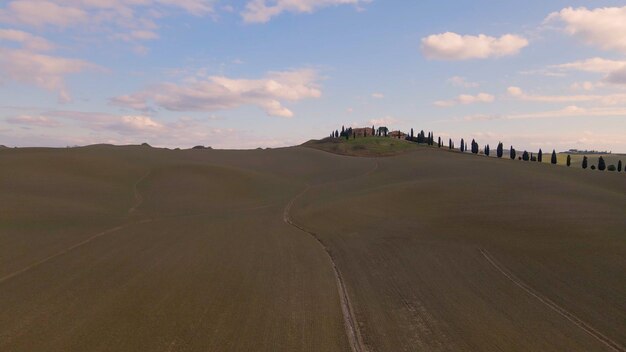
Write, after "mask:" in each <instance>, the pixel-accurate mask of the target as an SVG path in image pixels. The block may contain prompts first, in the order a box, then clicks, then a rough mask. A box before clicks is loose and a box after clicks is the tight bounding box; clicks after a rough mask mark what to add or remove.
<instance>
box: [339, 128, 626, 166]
mask: <svg viewBox="0 0 626 352" xmlns="http://www.w3.org/2000/svg"><path fill="white" fill-rule="evenodd" d="M388 132H389V129H388V128H387V127H379V128H378V130H376V129H374V126H372V135H374V136H380V137H387V135H388ZM330 137H331V138H339V137H345V138H346V139H349V138H350V137H353V138H356V135H355V134H354V132H353V131H352V127H348V128H344V126H342V127H341V133H340V132H339V131H338V130H336V131H334V132H331V134H330ZM406 140H408V141H411V142H416V143H419V144H428V145H430V146H434V145H435V135H434V133H433V132H428V135H426V133H425V132H424V130H421V131H420V132H419V133H418V134H417V135H415V134H414V131H413V129H412V128H411V132H410V133H409V134H407V136H406ZM437 147H438V148H441V147H443V141H442V139H441V137H437ZM467 148H468V144H467V143H466V142H465V140H464V139H463V138H461V146H460V147H459V150H460V151H461V152H462V153H464V152H466V151H467V150H468V149H467ZM469 148H470V151H471V152H472V154H478V153H479V152H480V146H479V144H478V143H477V142H476V140H475V139H472V142H471V144H470V145H469ZM448 149H451V150H453V149H455V144H454V142H453V141H452V138H450V139H448ZM483 153H484V154H485V155H486V156H490V154H491V148H490V147H489V144H487V145H485V147H484V148H483ZM503 156H504V145H503V144H502V142H499V143H498V147H497V148H496V157H498V158H502V157H503ZM509 158H510V159H511V160H515V158H518V159H519V160H523V161H536V162H540V163H541V162H543V151H542V150H541V148H540V149H539V152H538V153H537V155H536V156H535V155H534V154H533V153H529V152H528V151H526V150H524V152H523V153H522V155H521V156H518V155H517V151H516V150H515V148H513V146H511V147H510V148H509ZM550 163H551V164H553V165H556V164H558V158H557V154H556V150H554V149H553V150H552V155H551V156H550ZM565 164H566V165H567V166H568V167H569V166H571V164H572V157H571V155H569V154H568V155H567V159H566V161H565ZM581 166H582V168H583V169H587V168H588V167H589V161H588V158H587V156H583V161H582V165H581ZM591 169H592V170H595V169H596V166H595V165H591ZM597 169H598V170H600V171H604V170H607V169H608V170H609V171H617V172H621V171H622V169H624V172H626V167H624V168H623V167H622V161H621V160H619V161H618V162H617V166H615V165H608V166H607V165H606V161H605V160H604V158H603V157H602V156H600V157H599V158H598V167H597Z"/></svg>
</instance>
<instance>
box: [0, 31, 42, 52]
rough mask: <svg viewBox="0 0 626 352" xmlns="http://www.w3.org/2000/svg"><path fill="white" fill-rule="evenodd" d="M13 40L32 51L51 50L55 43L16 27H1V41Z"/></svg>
mask: <svg viewBox="0 0 626 352" xmlns="http://www.w3.org/2000/svg"><path fill="white" fill-rule="evenodd" d="M2 41H11V42H16V43H19V44H21V46H22V47H23V48H24V49H27V50H31V51H49V50H52V49H54V44H52V43H50V42H49V41H48V40H46V39H45V38H42V37H38V36H35V35H32V34H30V33H26V32H24V31H19V30H15V29H0V42H2Z"/></svg>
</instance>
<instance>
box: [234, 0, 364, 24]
mask: <svg viewBox="0 0 626 352" xmlns="http://www.w3.org/2000/svg"><path fill="white" fill-rule="evenodd" d="M370 1H371V0H251V1H248V3H247V4H246V8H245V10H244V11H243V12H242V13H241V16H242V17H243V20H244V22H246V23H266V22H268V21H269V20H271V19H272V18H273V17H275V16H278V15H280V14H282V13H283V12H292V13H312V12H315V11H317V10H319V9H321V8H324V7H329V6H339V5H354V6H357V9H358V8H359V5H363V4H365V3H369V2H370Z"/></svg>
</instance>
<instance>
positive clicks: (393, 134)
mask: <svg viewBox="0 0 626 352" xmlns="http://www.w3.org/2000/svg"><path fill="white" fill-rule="evenodd" d="M389 137H391V138H398V139H404V138H406V133H404V132H402V131H392V132H390V133H389Z"/></svg>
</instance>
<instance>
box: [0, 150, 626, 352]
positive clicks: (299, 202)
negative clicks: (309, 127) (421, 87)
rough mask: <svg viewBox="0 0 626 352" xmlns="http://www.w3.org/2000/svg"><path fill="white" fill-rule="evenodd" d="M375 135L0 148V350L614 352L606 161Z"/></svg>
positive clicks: (623, 180)
mask: <svg viewBox="0 0 626 352" xmlns="http://www.w3.org/2000/svg"><path fill="white" fill-rule="evenodd" d="M357 141H358V139H357ZM383 142H384V141H378V142H377V141H374V138H372V139H371V140H370V141H368V142H367V143H369V145H365V146H362V147H359V146H358V145H359V144H357V143H355V144H349V143H343V142H342V144H341V145H339V146H337V149H332V148H334V147H332V146H331V147H330V148H331V149H329V148H328V147H327V145H328V143H320V142H311V143H308V144H307V145H306V146H305V147H291V148H280V149H272V150H248V151H235V150H208V149H204V150H168V149H158V148H151V147H148V146H125V147H115V146H106V145H99V146H91V147H84V148H66V149H46V148H20V149H2V150H0V168H1V169H2V170H3V172H2V173H0V187H1V189H2V190H3V191H2V192H0V350H2V351H40V350H45V351H85V350H90V351H97V350H114V351H137V350H149V351H224V350H228V351H251V350H254V351H351V350H352V351H408V350H411V351H412V350H425V351H477V350H481V351H502V350H506V351H529V350H535V351H565V350H567V351H624V346H625V345H626V323H625V322H626V300H625V299H624V297H626V285H625V284H624V280H623V276H624V272H626V238H625V237H624V229H625V228H626V217H624V214H625V213H626V174H625V173H623V172H622V173H615V172H613V173H608V172H604V173H600V172H591V171H590V170H581V169H579V168H576V169H574V168H571V169H567V168H564V167H554V166H552V165H547V164H539V163H523V162H519V161H511V160H505V159H500V160H499V159H494V158H482V157H476V156H473V155H470V154H460V153H454V152H447V151H444V150H439V149H437V148H428V147H423V146H416V145H414V144H410V143H408V145H405V144H403V143H402V142H404V141H398V144H396V143H395V142H394V143H393V145H391V144H385V143H383ZM346 144H347V145H346ZM312 145H313V146H314V147H311V146H312ZM361 145H362V144H361ZM315 147H318V148H319V149H323V150H318V149H316V148H315ZM329 151H331V152H329ZM337 153H340V154H350V155H363V156H367V157H353V156H346V155H338V154H337ZM380 155H385V156H386V157H376V156H380Z"/></svg>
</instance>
